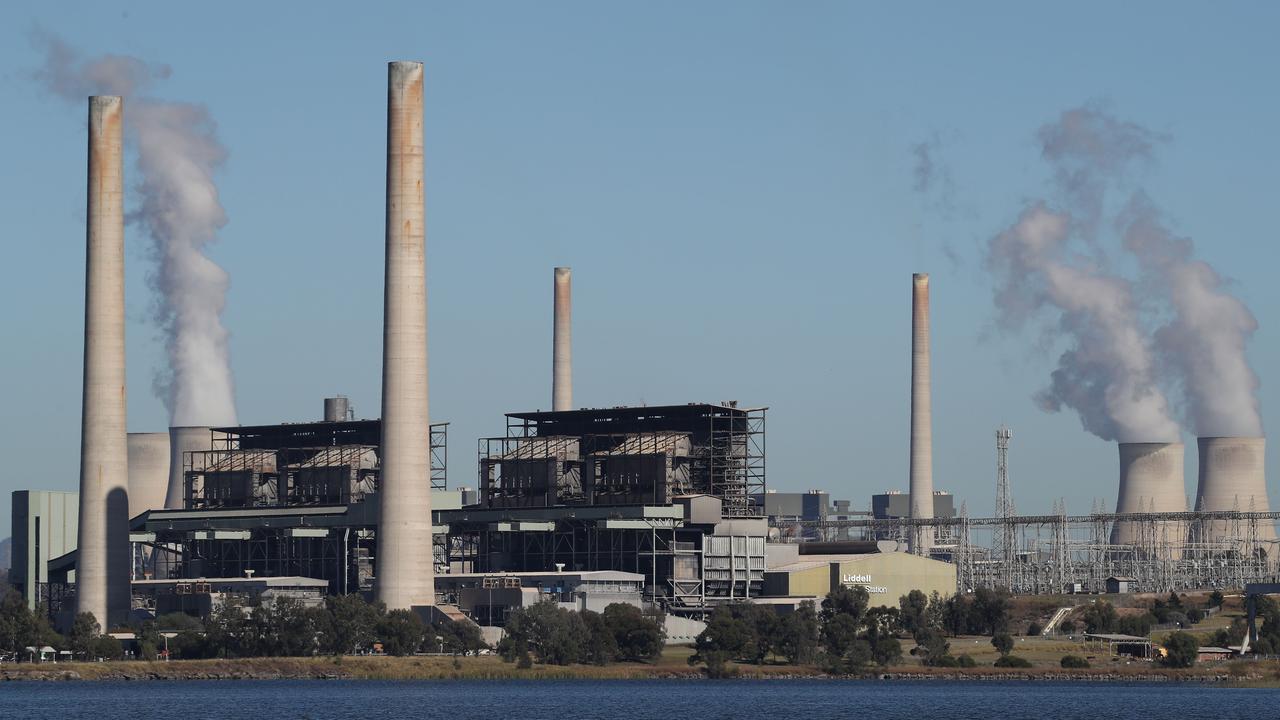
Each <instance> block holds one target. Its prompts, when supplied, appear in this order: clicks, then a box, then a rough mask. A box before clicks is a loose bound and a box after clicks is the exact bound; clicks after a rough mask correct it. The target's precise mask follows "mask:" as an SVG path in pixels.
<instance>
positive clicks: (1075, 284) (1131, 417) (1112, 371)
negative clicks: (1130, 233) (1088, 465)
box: [987, 203, 1178, 442]
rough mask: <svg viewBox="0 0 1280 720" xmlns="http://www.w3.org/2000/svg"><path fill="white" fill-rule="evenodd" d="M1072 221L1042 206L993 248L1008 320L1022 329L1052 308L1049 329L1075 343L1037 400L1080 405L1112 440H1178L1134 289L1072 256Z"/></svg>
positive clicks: (1095, 428) (1087, 423) (992, 263)
mask: <svg viewBox="0 0 1280 720" xmlns="http://www.w3.org/2000/svg"><path fill="white" fill-rule="evenodd" d="M1071 220H1072V218H1071V216H1070V215H1068V214H1067V213H1063V212H1054V211H1052V210H1050V209H1049V208H1048V207H1047V206H1046V205H1045V204H1044V203H1035V204H1032V205H1031V206H1029V207H1027V208H1026V209H1025V210H1024V211H1023V212H1022V215H1021V216H1020V217H1019V218H1018V220H1017V222H1015V223H1014V224H1013V225H1012V226H1011V227H1009V228H1008V229H1006V230H1005V231H1003V232H1001V233H1000V234H998V235H996V236H995V237H994V238H992V240H991V242H990V244H989V246H988V254H987V267H988V269H989V270H991V271H992V272H993V273H994V274H995V275H996V277H997V279H998V280H997V289H996V298H995V299H996V306H997V308H998V310H999V313H1000V315H999V320H1000V323H1001V325H1002V326H1004V327H1005V328H1007V329H1012V330H1017V329H1020V328H1021V327H1022V326H1023V325H1025V324H1026V323H1027V322H1029V321H1031V320H1033V319H1034V318H1039V317H1045V316H1046V315H1048V316H1049V317H1051V318H1052V319H1053V320H1056V322H1053V321H1051V324H1050V326H1049V327H1047V328H1046V330H1047V331H1048V332H1050V333H1052V334H1053V335H1055V336H1061V337H1062V338H1065V339H1066V341H1067V342H1068V344H1069V347H1068V349H1067V350H1066V351H1064V352H1063V353H1062V355H1061V356H1060V357H1059V358H1058V367H1057V368H1056V369H1055V370H1054V371H1053V373H1052V375H1051V381H1050V384H1049V387H1047V388H1045V389H1044V390H1043V391H1041V392H1040V393H1039V394H1038V395H1037V398H1036V399H1037V402H1038V404H1039V405H1040V406H1041V407H1042V408H1044V409H1045V410H1048V411H1055V412H1056V411H1058V410H1061V409H1062V407H1063V406H1066V407H1070V408H1072V409H1074V410H1075V411H1076V412H1077V413H1078V414H1079V415H1080V422H1081V424H1082V425H1084V428H1085V429H1086V430H1088V431H1089V432H1091V433H1093V434H1095V435H1097V436H1098V437H1100V438H1102V439H1104V440H1118V441H1120V442H1146V441H1172V440H1176V439H1177V438H1178V426H1177V423H1175V422H1174V421H1173V420H1172V419H1171V418H1170V416H1169V410H1168V406H1167V403H1166V402H1165V398H1164V396H1163V395H1162V394H1161V393H1160V390H1159V388H1158V387H1157V386H1156V383H1155V373H1154V364H1153V361H1152V355H1151V349H1150V347H1149V346H1148V343H1147V340H1146V338H1145V336H1144V334H1143V332H1142V328H1141V327H1140V325H1139V323H1138V313H1137V308H1136V306H1135V303H1134V299H1133V292H1132V287H1131V286H1130V284H1129V283H1128V282H1127V281H1125V280H1124V279H1122V278H1119V277H1115V276H1113V275H1108V274H1106V273H1105V272H1102V271H1101V270H1100V269H1099V268H1097V267H1096V266H1095V265H1093V264H1092V263H1090V262H1088V261H1087V260H1084V259H1082V258H1081V257H1079V256H1073V255H1072V254H1071V253H1070V248H1069V240H1070V238H1071V232H1070V228H1071V225H1072V223H1071Z"/></svg>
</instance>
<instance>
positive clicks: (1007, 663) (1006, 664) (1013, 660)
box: [995, 655, 1031, 668]
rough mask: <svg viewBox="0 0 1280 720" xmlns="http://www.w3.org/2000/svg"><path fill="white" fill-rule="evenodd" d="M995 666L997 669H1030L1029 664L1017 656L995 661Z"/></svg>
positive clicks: (1006, 656)
mask: <svg viewBox="0 0 1280 720" xmlns="http://www.w3.org/2000/svg"><path fill="white" fill-rule="evenodd" d="M995 666H996V667H998V668H1029V667H1031V662H1030V661H1029V660H1027V659H1026V658H1021V657H1018V656H1017V655H1004V656H1002V657H1001V658H1000V659H999V660H996V663H995Z"/></svg>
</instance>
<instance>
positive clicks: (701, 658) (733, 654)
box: [689, 605, 754, 678]
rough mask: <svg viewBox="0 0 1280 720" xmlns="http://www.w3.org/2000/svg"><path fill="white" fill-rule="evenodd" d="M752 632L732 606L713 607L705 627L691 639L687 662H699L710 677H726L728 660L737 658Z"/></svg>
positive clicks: (748, 642) (747, 644)
mask: <svg viewBox="0 0 1280 720" xmlns="http://www.w3.org/2000/svg"><path fill="white" fill-rule="evenodd" d="M753 631H754V629H753V628H752V627H750V626H749V625H748V624H747V623H746V622H745V621H744V620H743V619H742V618H740V617H737V616H735V615H734V612H733V608H732V607H730V606H728V605H722V606H720V607H718V608H716V609H715V611H714V612H712V613H711V619H710V620H708V621H707V627H706V629H704V630H703V631H702V632H701V633H699V634H698V637H697V638H696V639H695V640H694V654H693V655H691V656H690V657H689V664H690V665H696V664H698V663H703V664H705V665H706V666H707V674H708V675H709V676H710V677H713V678H719V677H726V676H727V675H728V674H729V672H728V668H727V664H728V662H729V661H730V660H733V659H734V658H738V657H741V656H742V654H743V652H744V651H745V650H746V649H747V647H748V646H749V645H751V640H752V638H751V635H752V633H753Z"/></svg>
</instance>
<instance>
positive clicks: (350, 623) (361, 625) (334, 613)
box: [317, 594, 386, 655]
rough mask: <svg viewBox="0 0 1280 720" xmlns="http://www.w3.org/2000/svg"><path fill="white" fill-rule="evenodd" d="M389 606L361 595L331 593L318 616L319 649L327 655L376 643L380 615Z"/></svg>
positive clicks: (351, 651)
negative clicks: (370, 601) (366, 599)
mask: <svg viewBox="0 0 1280 720" xmlns="http://www.w3.org/2000/svg"><path fill="white" fill-rule="evenodd" d="M385 612H386V609H385V608H384V607H383V606H382V605H381V604H380V603H368V602H366V601H365V599H364V598H362V597H360V596H359V595H355V594H352V595H330V596H328V597H326V598H325V600H324V612H323V613H322V614H320V615H318V616H317V624H318V625H319V627H318V630H319V638H320V649H321V651H322V652H324V653H325V654H327V655H347V654H350V653H354V652H357V651H359V650H361V649H364V648H367V647H369V646H370V645H372V644H373V641H374V639H375V630H377V627H378V620H379V618H380V617H381V616H382V615H383V614H385Z"/></svg>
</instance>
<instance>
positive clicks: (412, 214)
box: [374, 62, 435, 610]
mask: <svg viewBox="0 0 1280 720" xmlns="http://www.w3.org/2000/svg"><path fill="white" fill-rule="evenodd" d="M422 142H423V140H422V63H417V62H393V63H391V64H390V66H389V67H388V73H387V228H386V230H387V248H386V275H385V280H384V289H383V292H384V295H383V326H382V448H381V449H382V458H381V474H380V478H379V486H378V506H379V509H380V510H379V512H380V516H379V520H378V550H377V553H378V554H377V566H376V567H377V577H376V581H375V585H374V590H375V595H376V597H377V599H378V601H380V602H383V603H385V604H386V606H387V608H388V609H390V610H396V609H408V608H414V607H424V606H429V605H434V604H435V578H434V576H433V571H434V567H433V563H434V561H433V559H432V553H431V464H430V458H429V456H428V444H429V441H428V438H429V437H430V434H431V428H430V421H429V419H428V417H429V416H428V409H427V276H426V271H427V266H426V233H425V228H424V225H423V223H424V221H425V218H426V210H425V207H424V205H423V190H422V178H423V172H422V171H423V164H422Z"/></svg>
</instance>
